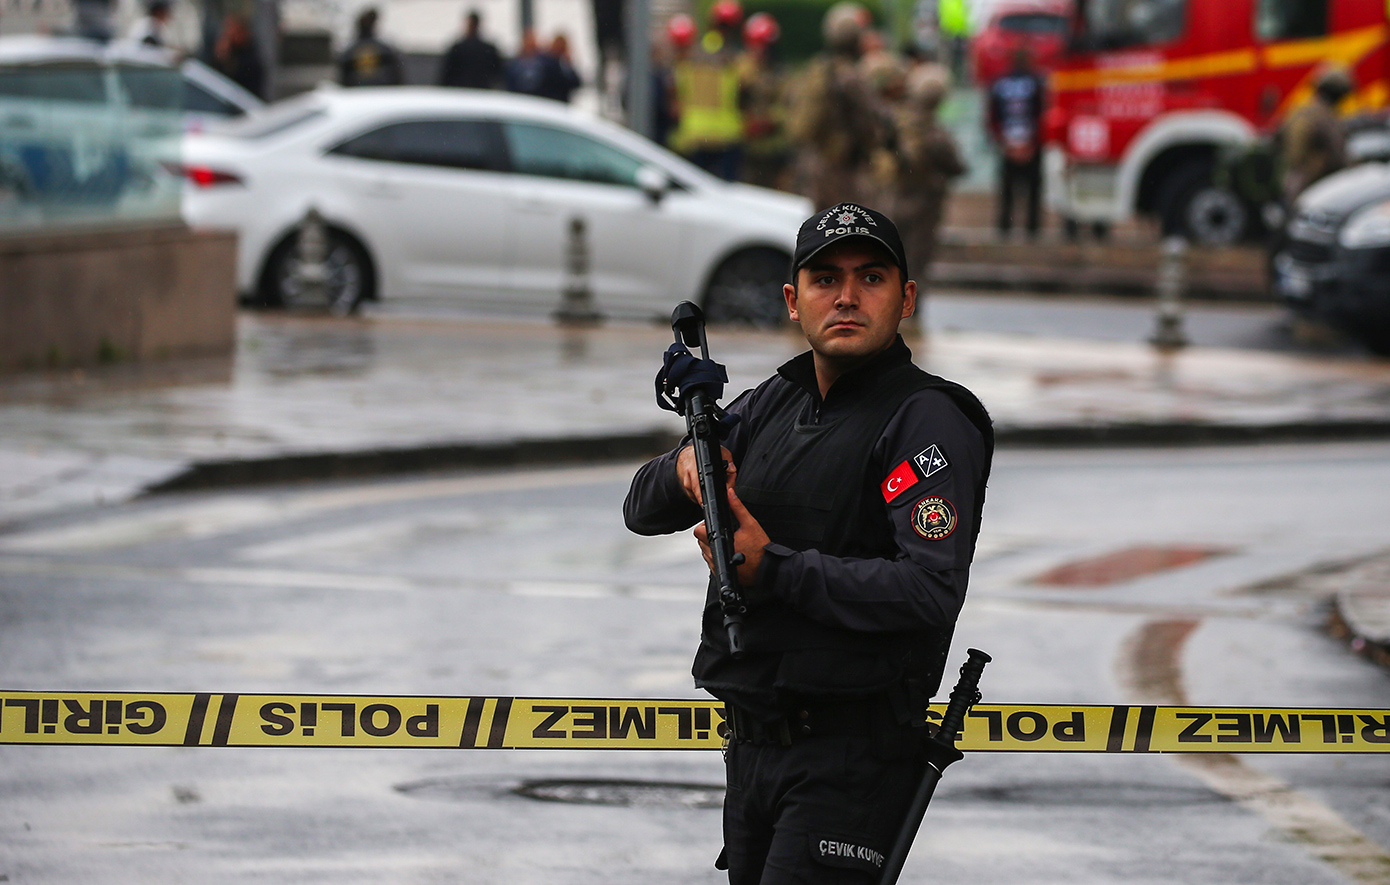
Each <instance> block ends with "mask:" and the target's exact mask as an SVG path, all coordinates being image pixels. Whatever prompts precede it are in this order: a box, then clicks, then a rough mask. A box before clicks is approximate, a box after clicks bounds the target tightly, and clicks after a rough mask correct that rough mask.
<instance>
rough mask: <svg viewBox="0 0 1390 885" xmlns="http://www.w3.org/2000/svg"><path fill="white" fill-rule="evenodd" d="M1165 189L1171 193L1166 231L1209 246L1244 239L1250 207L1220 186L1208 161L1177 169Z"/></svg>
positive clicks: (1164, 216)
mask: <svg viewBox="0 0 1390 885" xmlns="http://www.w3.org/2000/svg"><path fill="white" fill-rule="evenodd" d="M1164 191H1165V192H1166V193H1168V194H1171V195H1172V196H1171V197H1170V198H1169V200H1168V203H1167V206H1166V207H1165V208H1164V210H1163V232H1164V234H1177V235H1181V236H1184V237H1187V239H1188V240H1189V241H1191V242H1193V243H1200V244H1202V245H1207V246H1229V245H1231V244H1233V243H1238V242H1240V241H1241V240H1242V239H1244V238H1245V236H1246V234H1247V232H1248V231H1249V229H1250V209H1249V207H1247V206H1246V205H1245V201H1244V200H1242V199H1241V198H1240V196H1239V195H1238V194H1236V193H1234V192H1233V191H1230V190H1228V189H1226V188H1224V187H1218V186H1217V185H1216V184H1215V183H1214V182H1213V181H1212V169H1211V167H1210V166H1209V165H1207V164H1205V163H1201V164H1195V163H1194V164H1192V165H1188V166H1183V167H1181V168H1180V169H1178V170H1177V171H1176V172H1174V173H1173V174H1172V175H1171V176H1170V177H1169V179H1168V186H1167V187H1165V188H1164Z"/></svg>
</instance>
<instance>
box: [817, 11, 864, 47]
mask: <svg viewBox="0 0 1390 885" xmlns="http://www.w3.org/2000/svg"><path fill="white" fill-rule="evenodd" d="M868 23H869V10H867V9H865V8H864V7H863V6H860V5H859V4H858V3H854V2H852V0H840V2H839V3H836V4H835V5H834V6H832V7H830V8H829V9H828V10H826V13H825V18H824V19H822V20H821V33H822V34H823V35H824V37H825V44H826V45H827V46H829V47H830V48H831V49H835V50H857V49H858V47H859V35H860V34H861V33H863V31H864V27H865V25H867V24H868Z"/></svg>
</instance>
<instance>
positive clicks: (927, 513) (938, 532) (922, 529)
mask: <svg viewBox="0 0 1390 885" xmlns="http://www.w3.org/2000/svg"><path fill="white" fill-rule="evenodd" d="M912 528H913V530H915V531H916V532H917V534H919V535H921V536H922V537H924V538H926V539H927V540H928V541H940V540H941V539H942V538H945V537H948V536H949V535H950V534H951V532H954V531H955V530H956V508H955V506H954V505H953V504H951V502H950V501H947V500H946V499H945V498H943V497H941V496H940V495H928V496H927V497H925V498H923V499H922V500H920V501H918V502H917V506H915V507H914V508H912Z"/></svg>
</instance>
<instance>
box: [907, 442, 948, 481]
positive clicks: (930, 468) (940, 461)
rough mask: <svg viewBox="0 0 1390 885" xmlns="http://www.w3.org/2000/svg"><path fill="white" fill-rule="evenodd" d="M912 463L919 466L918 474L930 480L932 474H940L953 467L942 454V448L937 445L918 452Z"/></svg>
mask: <svg viewBox="0 0 1390 885" xmlns="http://www.w3.org/2000/svg"><path fill="white" fill-rule="evenodd" d="M912 463H913V464H915V465H916V466H917V472H918V473H920V474H922V478H923V479H930V478H931V476H932V474H935V473H940V472H941V471H943V470H945V469H946V468H947V467H950V466H951V465H950V463H949V462H948V461H947V460H946V456H945V455H943V454H941V447H940V446H938V445H936V444H935V443H933V444H932V445H930V446H928V447H927V448H926V449H923V450H922V451H920V452H918V453H917V454H916V455H915V456H914V457H913V459H912Z"/></svg>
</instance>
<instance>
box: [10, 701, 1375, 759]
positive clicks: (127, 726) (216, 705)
mask: <svg viewBox="0 0 1390 885" xmlns="http://www.w3.org/2000/svg"><path fill="white" fill-rule="evenodd" d="M944 710H945V705H944V704H937V705H933V706H932V707H931V710H930V712H929V713H928V716H929V717H931V718H935V719H940V717H941V714H942V712H943V711H944ZM811 727H812V729H814V723H812V725H811ZM724 732H725V728H724V711H723V706H722V705H721V704H720V703H719V702H717V701H706V700H633V699H602V698H508V697H412V696H366V695H361V696H357V695H272V694H170V693H138V692H42V691H0V744H68V745H71V744H79V745H89V744H90V745H94V746H98V745H99V746H121V747H126V746H154V747H169V746H187V747H195V746H196V747H395V748H417V747H418V748H426V747H429V748H463V749H478V750H481V749H491V750H510V749H552V750H572V749H602V750H713V749H717V748H718V747H720V746H721V745H722V743H723V735H724ZM959 746H960V748H961V749H962V750H965V751H968V752H980V751H982V752H1014V753H1019V752H1027V753H1039V752H1041V753H1059V752H1061V753H1386V752H1390V710H1383V709H1295V708H1287V707H1286V708H1253V707H1162V706H1145V705H1140V706H1124V705H1120V706H1094V705H1068V704H1042V705H1040V704H977V705H976V706H975V708H974V709H973V710H971V711H970V715H969V717H968V718H967V719H966V723H965V729H964V734H963V735H962V739H961V741H960V743H959Z"/></svg>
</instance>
